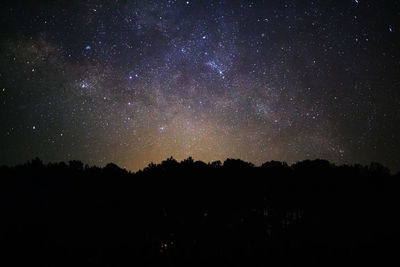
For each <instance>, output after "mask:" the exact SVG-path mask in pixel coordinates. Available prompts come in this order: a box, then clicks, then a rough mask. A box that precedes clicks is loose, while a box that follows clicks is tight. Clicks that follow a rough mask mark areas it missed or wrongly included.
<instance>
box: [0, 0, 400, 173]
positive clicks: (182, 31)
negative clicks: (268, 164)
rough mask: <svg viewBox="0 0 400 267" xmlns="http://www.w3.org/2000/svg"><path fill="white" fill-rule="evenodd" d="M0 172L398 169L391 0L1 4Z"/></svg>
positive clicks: (397, 79)
mask: <svg viewBox="0 0 400 267" xmlns="http://www.w3.org/2000/svg"><path fill="white" fill-rule="evenodd" d="M0 9H1V18H0V20H1V30H0V54H1V57H0V101H1V102H0V136H1V138H0V140H1V141H0V163H1V164H17V163H23V162H25V161H28V160H30V159H32V158H34V157H36V156H39V157H40V158H42V159H43V160H44V161H68V160H71V159H80V160H82V161H84V162H87V163H89V164H96V165H104V164H106V163H108V162H115V163H116V164H118V165H120V166H122V167H126V168H127V169H129V170H133V171H136V170H138V169H139V168H143V167H145V166H147V165H148V164H149V163H150V162H160V161H161V160H163V159H165V158H167V157H170V156H173V157H175V158H176V159H178V160H181V159H184V158H187V157H189V156H192V157H193V158H194V159H196V160H202V161H205V162H208V161H214V160H222V161H223V160H224V159H226V158H228V157H229V158H241V159H243V160H246V161H251V162H253V163H255V164H261V163H263V162H265V161H269V160H281V161H287V162H289V163H292V162H296V161H299V160H304V159H313V158H324V159H328V160H330V161H332V162H334V163H337V164H342V163H351V164H352V163H369V162H371V161H378V162H381V163H382V164H384V165H386V166H388V167H390V168H391V169H392V170H395V171H397V170H399V166H400V156H399V152H400V141H399V140H400V139H399V137H400V126H399V123H400V88H399V86H400V47H399V46H400V38H399V37H400V35H399V33H400V24H399V21H400V4H399V3H398V2H397V1H362V0H359V1H352V0H349V1H329V2H327V1H273V2H270V1H265V2H264V1H218V2H217V1H55V2H52V1H39V2H37V1H13V2H9V3H7V2H2V3H1V4H0Z"/></svg>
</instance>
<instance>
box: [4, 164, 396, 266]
mask: <svg viewBox="0 0 400 267" xmlns="http://www.w3.org/2000/svg"><path fill="white" fill-rule="evenodd" d="M0 175H1V179H0V200H1V201H0V209H1V211H2V221H1V225H0V226H1V227H0V237H1V239H0V240H1V241H0V242H1V245H2V247H4V248H5V249H4V250H3V251H2V254H3V255H4V257H3V258H2V261H5V259H9V260H11V259H12V260H13V261H14V263H15V264H18V265H21V264H27V263H32V262H34V263H41V264H42V265H57V266H69V265H72V264H73V265H88V264H89V265H100V266H110V265H112V266H119V265H121V266H122V265H123V266H125V265H127V264H136V263H138V262H145V263H147V265H149V266H161V265H164V266H165V265H171V266H176V265H182V266H183V265H197V266H199V265H205V264H209V263H210V262H212V263H219V264H221V265H246V266H248V265H258V264H259V263H262V264H264V265H267V264H273V265H281V266H291V265H295V264H296V265H298V264H302V263H304V264H311V265H312V264H314V265H318V266H320V265H332V266H333V265H335V266H336V265H337V264H340V263H343V262H344V261H346V262H352V263H357V264H359V263H368V262H374V260H376V261H375V262H377V263H382V261H383V259H384V260H388V261H389V260H392V259H396V258H395V256H396V253H390V250H389V248H390V249H393V248H397V247H398V240H399V239H398V238H399V237H400V235H399V232H400V230H399V225H400V219H399V216H398V212H397V211H398V210H399V204H398V203H400V199H399V198H400V194H399V193H398V192H399V178H400V173H397V174H396V175H391V174H390V172H389V170H388V169H387V168H385V167H384V166H382V165H380V164H378V163H371V164H370V165H368V166H361V165H342V166H335V165H334V164H331V163H330V162H328V161H325V160H321V159H317V160H306V161H302V162H298V163H295V164H293V165H292V166H289V165H288V164H287V163H285V162H278V161H270V162H266V163H264V164H262V165H261V166H260V167H256V166H255V165H253V164H252V163H249V162H245V161H242V160H240V159H227V160H225V161H224V163H223V164H222V163H221V162H220V161H214V162H211V163H208V164H205V163H204V162H201V161H195V160H194V159H193V158H191V157H189V158H187V159H184V160H182V161H181V162H178V161H176V160H175V159H174V158H173V157H170V158H168V159H166V160H164V161H162V162H161V163H160V164H154V163H150V164H149V165H148V166H147V167H146V168H145V169H144V170H142V171H138V172H136V173H131V172H128V171H126V170H125V169H122V168H120V167H118V166H117V165H115V164H113V163H109V164H107V165H106V166H105V167H103V168H99V167H96V166H88V165H84V164H83V163H82V162H81V161H76V160H73V161H70V162H69V163H68V165H67V164H66V163H64V162H60V163H49V164H47V165H46V164H44V163H43V162H42V161H41V160H40V159H39V158H35V159H34V160H32V161H31V162H28V163H27V164H24V165H19V166H15V167H7V166H1V167H0ZM20 255H25V257H21V256H20Z"/></svg>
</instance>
